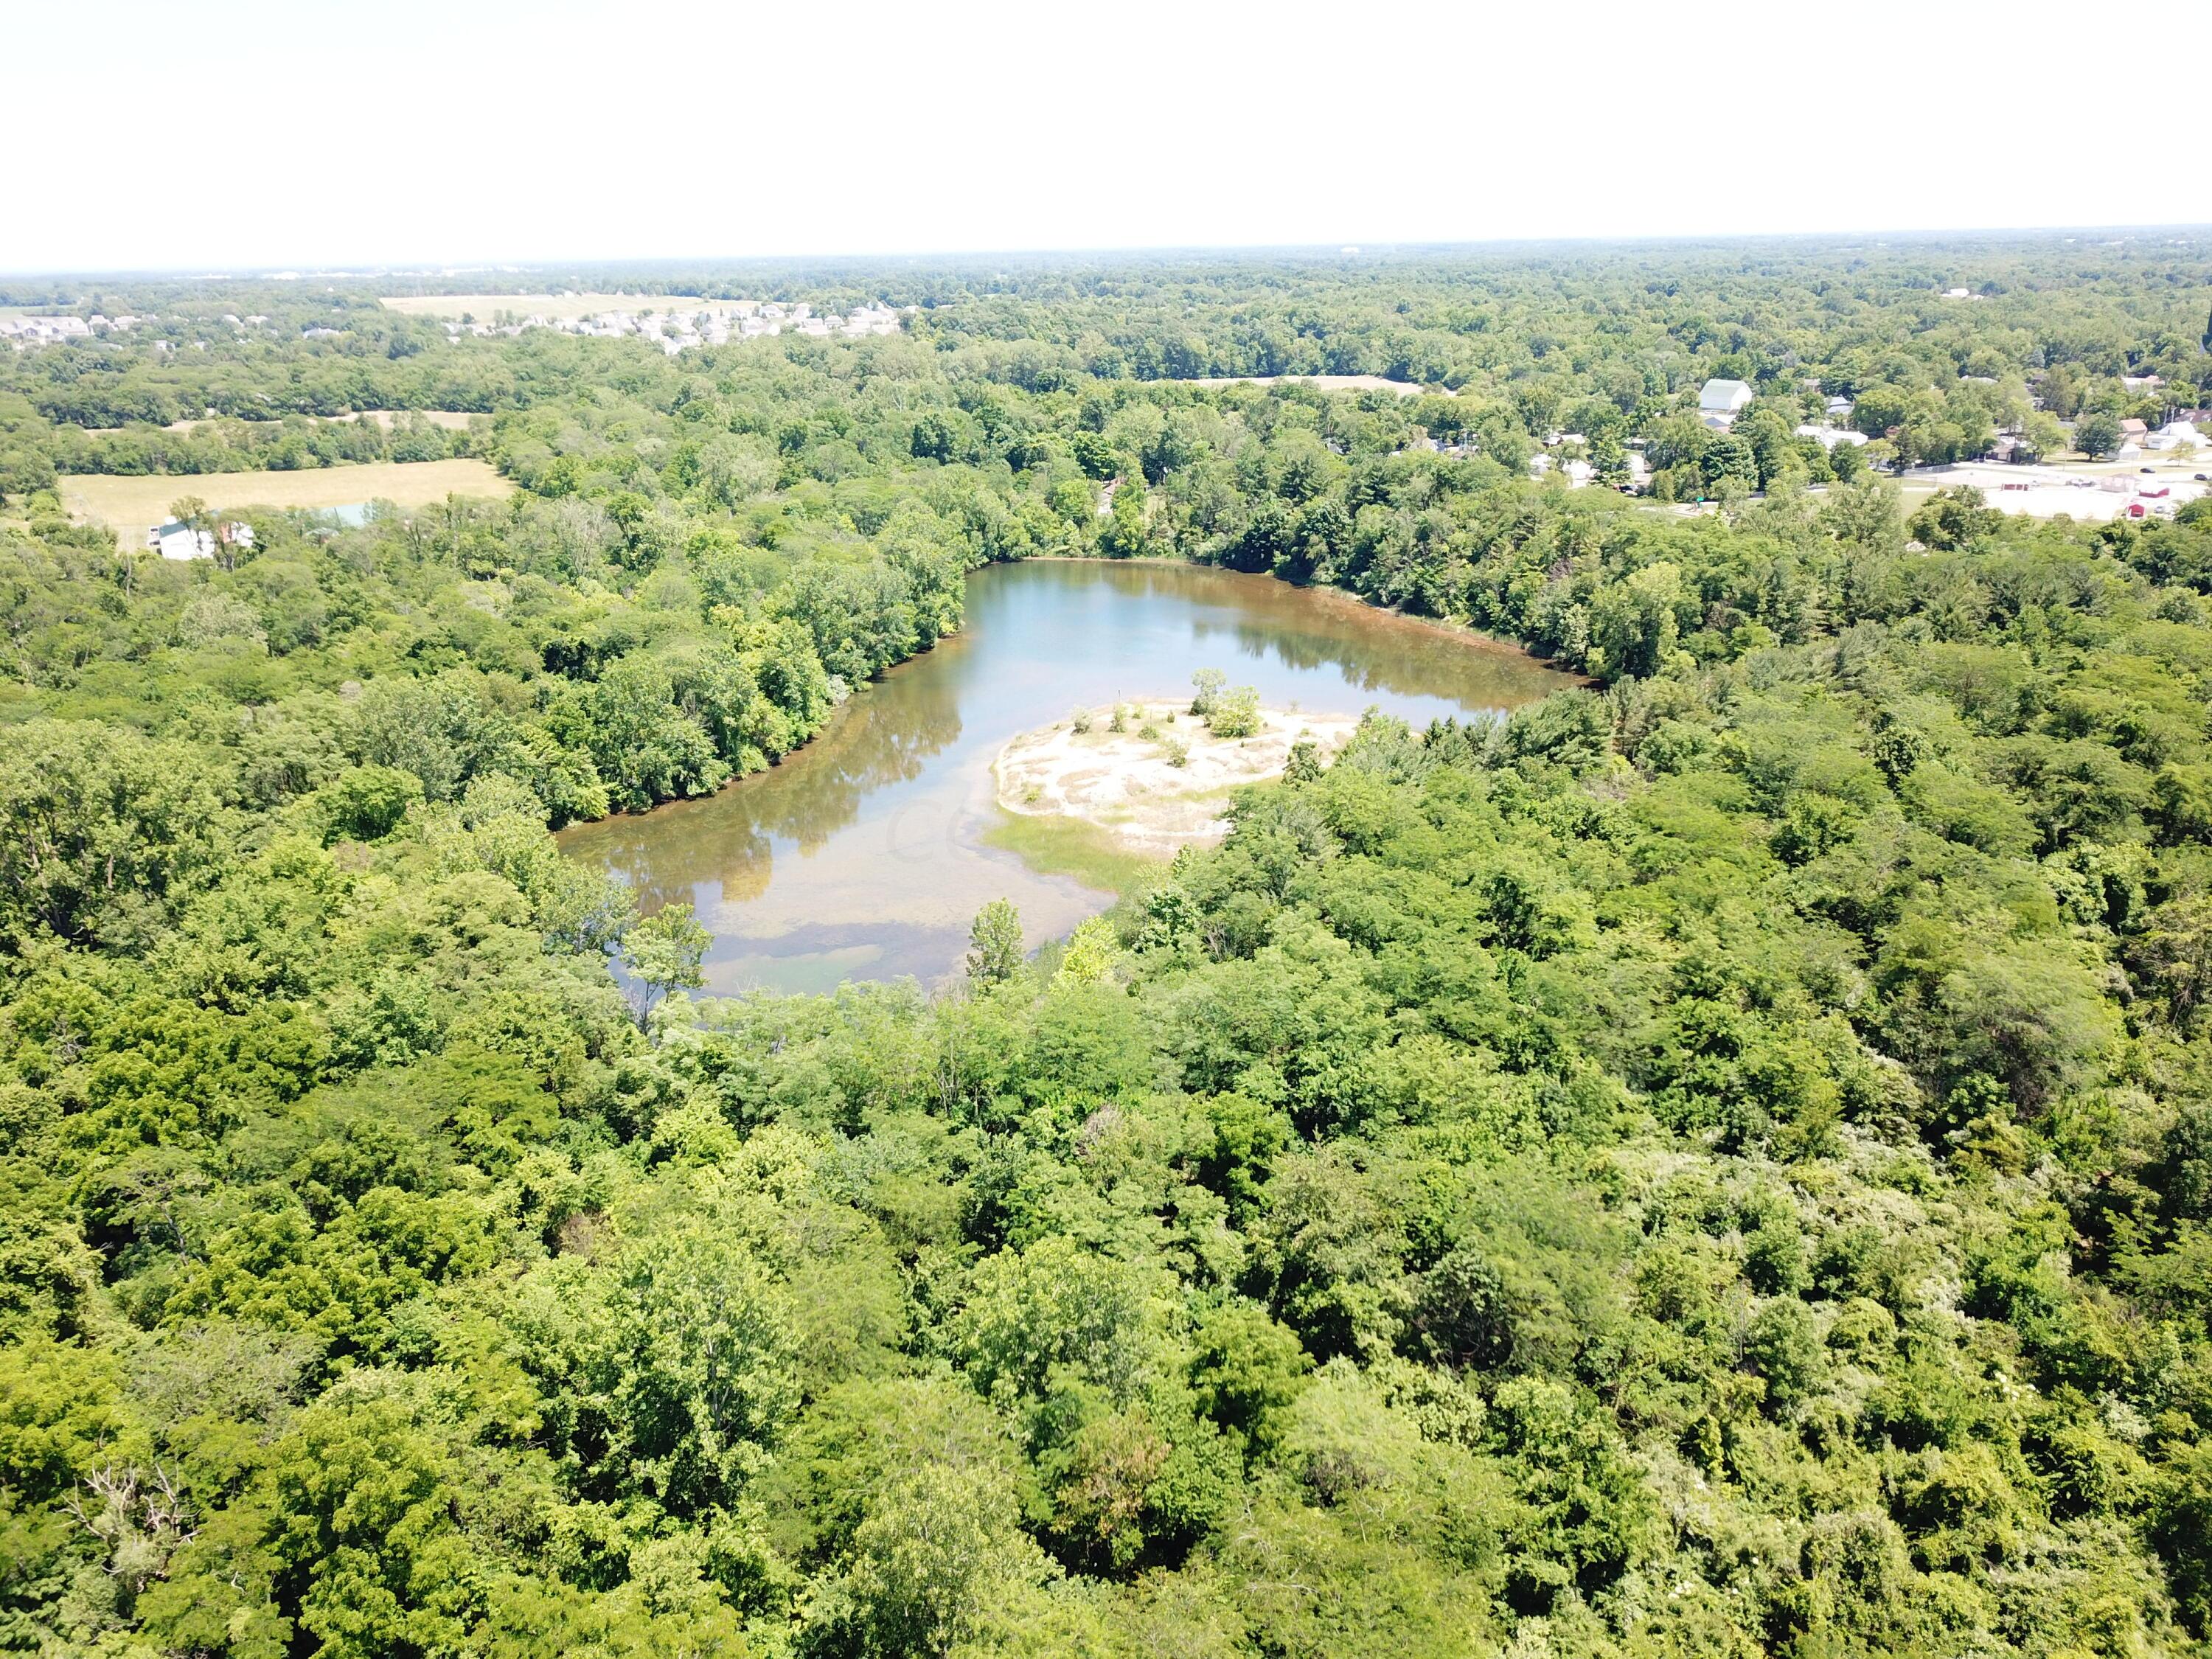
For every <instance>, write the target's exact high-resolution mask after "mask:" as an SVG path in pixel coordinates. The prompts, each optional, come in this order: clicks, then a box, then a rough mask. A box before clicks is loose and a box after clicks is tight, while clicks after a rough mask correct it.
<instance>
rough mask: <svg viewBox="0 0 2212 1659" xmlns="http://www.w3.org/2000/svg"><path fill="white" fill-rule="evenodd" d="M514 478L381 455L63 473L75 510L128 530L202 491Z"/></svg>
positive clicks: (306, 496) (325, 498) (241, 492)
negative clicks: (269, 467)
mask: <svg viewBox="0 0 2212 1659" xmlns="http://www.w3.org/2000/svg"><path fill="white" fill-rule="evenodd" d="M513 490H514V486H513V484H511V483H507V480H506V479H504V478H502V477H500V476H499V474H498V473H496V472H495V471H492V469H491V466H490V465H489V463H488V462H484V461H405V462H402V461H377V462H374V463H372V464H370V465H366V466H330V467H321V468H319V469H317V470H316V471H311V472H197V473H176V472H170V473H162V474H159V475H157V476H153V477H134V478H126V477H109V476H106V475H101V476H97V477H95V476H94V475H91V474H77V475H76V476H73V477H66V478H64V479H62V480H61V493H62V500H63V502H64V504H65V505H66V506H67V507H69V509H70V511H71V512H72V513H76V515H77V516H78V517H80V518H82V519H86V520H94V521H96V522H98V523H100V524H104V525H106V526H108V528H110V529H111V530H114V531H117V532H122V533H125V534H129V533H133V532H138V531H143V530H144V529H145V528H146V527H147V526H149V525H155V524H158V523H160V522H161V520H164V519H166V518H167V517H168V516H169V503H170V502H171V501H175V500H177V499H178V498H179V497H180V496H184V495H197V496H198V497H199V498H200V499H201V500H202V501H205V502H206V503H207V504H208V505H209V507H212V508H215V509H216V510H218V511H221V510H223V509H226V508H230V507H345V506H349V505H350V504H351V503H353V502H355V501H391V502H393V503H395V504H396V505H398V506H400V507H427V506H428V505H429V504H430V503H431V502H433V501H443V500H445V499H446V497H447V496H448V495H495V496H496V495H511V494H513Z"/></svg>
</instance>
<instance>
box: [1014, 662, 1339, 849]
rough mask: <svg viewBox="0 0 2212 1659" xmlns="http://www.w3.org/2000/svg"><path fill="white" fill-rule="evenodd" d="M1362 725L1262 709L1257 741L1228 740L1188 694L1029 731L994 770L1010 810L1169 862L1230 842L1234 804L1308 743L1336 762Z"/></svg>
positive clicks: (1253, 737)
mask: <svg viewBox="0 0 2212 1659" xmlns="http://www.w3.org/2000/svg"><path fill="white" fill-rule="evenodd" d="M1117 709H1118V714H1119V718H1118V719H1117V718H1116V713H1117ZM1358 726H1359V720H1358V717H1357V716H1355V715H1352V714H1315V713H1311V712H1310V711H1308V710H1305V709H1300V708H1262V709H1261V710H1260V711H1259V715H1258V721H1257V729H1255V731H1254V732H1252V733H1251V734H1250V735H1249V736H1248V737H1223V736H1221V735H1219V734H1218V733H1217V732H1213V731H1212V730H1210V729H1209V728H1208V726H1207V725H1206V720H1204V719H1203V718H1201V717H1200V716H1199V715H1196V714H1192V713H1191V712H1190V708H1189V698H1188V694H1186V695H1185V696H1182V697H1181V698H1164V697H1155V698H1150V699H1146V700H1145V701H1143V702H1125V703H1121V704H1119V705H1116V704H1113V703H1107V704H1104V705H1102V706H1101V707H1099V708H1085V709H1079V710H1077V711H1076V712H1075V713H1074V714H1073V715H1071V716H1070V717H1069V718H1067V719H1066V720H1060V721H1058V722H1056V723H1055V724H1054V725H1051V726H1043V727H1041V728H1039V729H1038V730H1036V731H1034V732H1024V733H1023V734H1022V735H1021V736H1019V737H1018V738H1014V739H1013V740H1012V742H1010V743H1008V744H1006V747H1005V748H1003V749H1001V750H1000V751H999V758H998V761H997V763H996V764H995V765H994V774H995V775H996V777H997V780H998V793H999V805H1000V806H1002V807H1004V808H1005V809H1006V811H1009V812H1017V813H1020V814H1023V815H1024V816H1029V817H1040V816H1048V815H1050V816H1057V817H1072V818H1079V819H1081V820H1083V821H1084V822H1085V823H1092V824H1096V825H1097V827H1098V828H1100V829H1104V830H1106V831H1108V832H1109V833H1110V834H1111V835H1112V836H1114V837H1115V839H1116V840H1117V841H1119V842H1121V843H1122V844H1123V845H1124V846H1126V847H1127V848H1129V849H1130V850H1131V851H1133V852H1142V853H1149V854H1154V855H1155V856H1159V857H1165V856H1166V855H1168V854H1172V853H1173V852H1174V851H1175V850H1176V848H1181V847H1188V846H1191V845H1193V844H1195V843H1200V842H1215V841H1218V840H1220V839H1221V837H1222V836H1225V835H1226V834H1227V833H1228V832H1229V821H1228V819H1227V817H1225V813H1226V811H1228V807H1229V801H1230V798H1231V796H1232V795H1233V794H1234V793H1236V792H1237V790H1238V789H1239V788H1241V787H1243V786H1244V785H1246V784H1248V783H1261V782H1264V781H1267V779H1269V778H1276V777H1280V776H1281V775H1283V771H1284V769H1285V767H1286V766H1287V765H1288V764H1289V763H1290V757H1291V748H1292V747H1293V745H1295V744H1297V742H1298V741H1299V740H1300V739H1301V738H1304V739H1306V740H1309V741H1310V742H1311V743H1312V744H1313V745H1314V750H1315V752H1316V758H1318V759H1322V760H1326V759H1327V758H1328V757H1330V756H1332V755H1334V753H1335V752H1336V751H1337V750H1340V749H1341V748H1342V747H1343V746H1344V745H1345V744H1346V742H1347V741H1348V740H1349V739H1350V738H1351V737H1352V732H1355V731H1356V730H1358Z"/></svg>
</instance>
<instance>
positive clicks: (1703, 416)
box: [1698, 380, 1751, 432]
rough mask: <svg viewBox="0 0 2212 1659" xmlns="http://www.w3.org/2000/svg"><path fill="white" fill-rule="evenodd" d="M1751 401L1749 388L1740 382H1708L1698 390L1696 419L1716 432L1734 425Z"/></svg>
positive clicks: (1723, 430)
mask: <svg viewBox="0 0 2212 1659" xmlns="http://www.w3.org/2000/svg"><path fill="white" fill-rule="evenodd" d="M1750 401H1751V388H1750V387H1749V386H1746V385H1745V384H1744V383H1743V382H1742V381H1741V380H1708V381H1706V382H1705V385H1704V386H1700V387H1699V389H1698V418H1699V420H1701V421H1703V422H1705V424H1706V425H1707V426H1709V427H1711V428H1713V429H1714V430H1716V431H1718V432H1725V431H1727V430H1728V429H1729V427H1731V426H1733V425H1735V417H1736V416H1737V414H1738V413H1739V412H1741V410H1742V408H1743V406H1744V405H1745V404H1747V403H1749V402H1750Z"/></svg>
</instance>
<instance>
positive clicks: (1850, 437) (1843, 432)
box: [1796, 426, 1867, 449]
mask: <svg viewBox="0 0 2212 1659" xmlns="http://www.w3.org/2000/svg"><path fill="white" fill-rule="evenodd" d="M1796 435H1797V436H1799V437H1801V438H1818V439H1819V440H1820V447H1822V448H1823V449H1833V448H1834V447H1836V446H1837V445H1838V444H1863V443H1864V442H1865V441H1867V435H1866V434H1865V433H1863V432H1854V431H1852V430H1851V429H1850V428H1849V427H1847V426H1801V427H1799V428H1797V433H1796Z"/></svg>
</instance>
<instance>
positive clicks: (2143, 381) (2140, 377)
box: [2120, 374, 2166, 392]
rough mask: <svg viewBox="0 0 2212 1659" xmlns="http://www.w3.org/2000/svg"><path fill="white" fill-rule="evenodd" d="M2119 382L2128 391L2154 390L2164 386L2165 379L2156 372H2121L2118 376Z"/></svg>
mask: <svg viewBox="0 0 2212 1659" xmlns="http://www.w3.org/2000/svg"><path fill="white" fill-rule="evenodd" d="M2120 384H2121V385H2122V386H2125V387H2127V389H2128V390H2129V391H2130V392H2155V391H2157V390H2158V389H2159V387H2160V386H2164V385H2165V384H2166V381H2165V380H2164V379H2163V378H2162V377H2160V376H2159V375H2156V374H2123V375H2121V376H2120Z"/></svg>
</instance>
